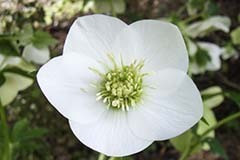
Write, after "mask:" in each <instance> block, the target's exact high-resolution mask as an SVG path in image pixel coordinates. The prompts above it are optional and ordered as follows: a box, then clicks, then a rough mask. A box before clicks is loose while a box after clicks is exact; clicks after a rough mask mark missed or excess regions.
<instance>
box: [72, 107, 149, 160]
mask: <svg viewBox="0 0 240 160" xmlns="http://www.w3.org/2000/svg"><path fill="white" fill-rule="evenodd" d="M126 116H127V115H126V112H122V111H116V110H109V111H107V112H105V114H104V115H103V116H102V117H101V118H100V119H99V121H98V122H96V123H93V124H88V125H81V124H78V123H75V122H73V121H70V122H69V123H70V127H71V129H72V131H73V133H74V134H75V135H76V137H77V138H78V139H79V140H80V141H81V142H82V143H83V144H85V145H86V146H88V147H90V148H92V149H93V150H96V151H98V152H101V153H103V154H105V155H107V156H114V157H123V156H127V155H131V154H134V153H137V152H140V151H142V150H143V149H145V148H146V147H148V146H149V145H150V144H151V143H152V142H153V141H148V140H143V139H139V138H137V137H136V136H135V135H133V133H132V132H131V130H130V128H129V126H128V122H127V117H126Z"/></svg>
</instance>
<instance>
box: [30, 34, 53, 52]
mask: <svg viewBox="0 0 240 160" xmlns="http://www.w3.org/2000/svg"><path fill="white" fill-rule="evenodd" d="M56 43H57V40H56V39H54V38H53V37H52V36H51V35H50V34H49V33H48V32H44V31H36V32H35V33H34V35H33V39H32V44H33V45H34V46H35V47H37V48H39V49H41V48H46V47H48V46H51V45H55V44H56Z"/></svg>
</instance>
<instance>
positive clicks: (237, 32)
mask: <svg viewBox="0 0 240 160" xmlns="http://www.w3.org/2000/svg"><path fill="white" fill-rule="evenodd" d="M231 39H232V42H233V44H235V45H240V27H238V28H236V29H234V30H233V31H232V32H231Z"/></svg>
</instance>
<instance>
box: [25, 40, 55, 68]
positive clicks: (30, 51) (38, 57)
mask: <svg viewBox="0 0 240 160" xmlns="http://www.w3.org/2000/svg"><path fill="white" fill-rule="evenodd" d="M22 56H23V58H24V59H26V60H27V61H29V62H33V63H36V64H44V63H46V62H47V61H48V60H49V58H50V52H49V49H48V48H47V47H46V48H42V49H38V48H36V47H34V46H33V45H32V44H30V45H27V46H26V47H25V48H24V50H23V55H22Z"/></svg>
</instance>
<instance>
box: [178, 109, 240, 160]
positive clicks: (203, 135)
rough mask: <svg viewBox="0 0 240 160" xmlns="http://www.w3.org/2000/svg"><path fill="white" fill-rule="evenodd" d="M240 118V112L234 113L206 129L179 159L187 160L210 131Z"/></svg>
mask: <svg viewBox="0 0 240 160" xmlns="http://www.w3.org/2000/svg"><path fill="white" fill-rule="evenodd" d="M237 118H240V112H237V113H234V114H232V115H230V116H228V117H226V118H224V119H222V120H221V121H219V122H218V123H217V124H215V125H214V126H212V127H210V128H209V129H208V130H206V131H205V132H204V133H203V134H202V135H201V136H200V138H199V139H198V140H197V141H196V142H195V143H194V144H192V145H191V146H189V149H186V152H184V153H183V154H182V155H181V157H180V158H179V160H186V159H187V158H188V156H189V155H190V154H191V152H192V151H193V150H194V149H195V148H196V147H197V146H198V145H199V144H200V143H201V142H202V141H204V139H205V136H206V135H207V134H208V133H210V132H211V131H213V130H215V129H217V128H219V127H221V126H222V125H224V124H226V123H228V122H230V121H232V120H234V119H237Z"/></svg>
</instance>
